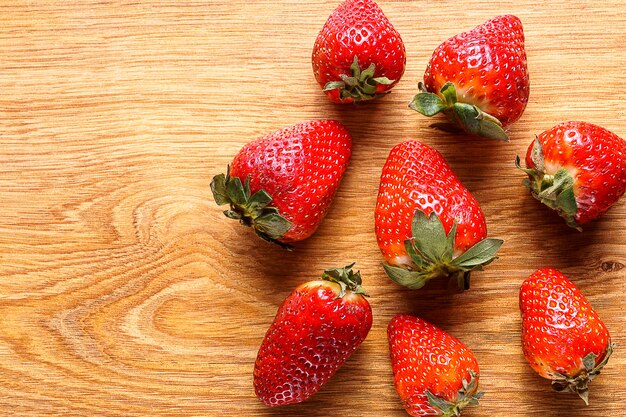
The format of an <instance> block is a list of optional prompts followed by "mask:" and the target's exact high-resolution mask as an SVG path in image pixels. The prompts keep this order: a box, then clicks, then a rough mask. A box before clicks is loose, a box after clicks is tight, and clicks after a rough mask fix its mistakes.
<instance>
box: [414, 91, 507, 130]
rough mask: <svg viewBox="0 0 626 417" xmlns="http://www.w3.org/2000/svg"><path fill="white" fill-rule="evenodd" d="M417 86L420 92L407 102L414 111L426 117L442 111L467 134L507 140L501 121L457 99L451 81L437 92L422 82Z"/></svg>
mask: <svg viewBox="0 0 626 417" xmlns="http://www.w3.org/2000/svg"><path fill="white" fill-rule="evenodd" d="M418 88H419V90H420V92H419V93H418V94H417V95H416V96H415V97H413V101H411V102H410V103H409V107H410V108H411V109H413V110H415V111H416V112H418V113H421V114H423V115H424V116H428V117H431V116H434V115H436V114H438V113H443V114H445V115H446V116H447V117H448V119H449V120H450V121H451V122H453V123H454V124H456V125H457V126H459V127H461V128H462V129H463V130H464V131H466V132H467V133H469V134H472V135H475V136H482V137H485V138H489V139H496V140H501V141H504V142H508V141H509V136H508V135H507V134H506V132H505V131H504V129H502V123H500V121H499V120H498V119H497V118H496V117H494V116H492V115H490V114H489V113H485V112H484V111H482V110H481V109H479V108H478V107H476V106H475V105H473V104H469V103H461V102H459V101H458V99H457V94H456V88H455V86H454V84H453V83H451V82H449V81H448V82H447V83H445V84H444V85H443V87H441V90H440V91H439V94H435V93H431V92H429V91H428V90H426V86H425V85H424V83H422V82H420V83H419V85H418Z"/></svg>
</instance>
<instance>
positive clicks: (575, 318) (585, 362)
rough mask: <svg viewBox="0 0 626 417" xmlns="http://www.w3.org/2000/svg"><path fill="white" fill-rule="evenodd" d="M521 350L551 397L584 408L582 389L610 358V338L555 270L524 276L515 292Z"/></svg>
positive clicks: (575, 290)
mask: <svg viewBox="0 0 626 417" xmlns="http://www.w3.org/2000/svg"><path fill="white" fill-rule="evenodd" d="M519 305H520V310H521V312H522V345H523V348H524V356H525V357H526V360H528V362H529V363H530V366H531V367H532V368H533V369H534V370H535V371H536V372H537V373H538V374H539V375H541V376H542V377H544V378H547V379H551V380H552V387H553V388H554V389H555V390H556V391H573V392H576V393H577V394H578V395H580V397H581V398H582V399H583V400H584V401H585V403H587V404H588V397H589V390H588V384H589V382H591V380H593V379H594V378H595V377H596V376H598V374H599V373H600V370H601V369H602V367H604V365H606V363H607V362H608V360H609V357H610V356H611V353H612V352H613V345H612V344H611V336H610V335H609V331H608V330H607V329H606V326H605V325H604V323H603V322H602V320H600V318H599V317H598V315H597V314H596V312H595V311H594V310H593V307H592V306H591V304H589V301H587V299H586V298H585V296H584V295H583V294H582V293H581V292H580V291H579V290H578V288H576V286H575V285H574V284H573V283H572V282H571V281H570V280H568V279H567V278H566V277H565V276H564V275H563V274H561V273H560V272H559V271H557V270H556V269H551V268H545V269H540V270H538V271H536V272H535V273H534V274H532V275H531V276H530V278H528V279H527V280H526V281H524V283H523V284H522V287H521V289H520V293H519Z"/></svg>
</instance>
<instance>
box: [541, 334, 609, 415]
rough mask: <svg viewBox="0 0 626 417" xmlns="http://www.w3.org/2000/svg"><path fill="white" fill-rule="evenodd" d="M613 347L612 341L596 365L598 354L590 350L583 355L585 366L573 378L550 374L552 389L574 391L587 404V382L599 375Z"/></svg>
mask: <svg viewBox="0 0 626 417" xmlns="http://www.w3.org/2000/svg"><path fill="white" fill-rule="evenodd" d="M614 347H615V344H614V343H609V345H608V346H607V349H606V352H605V354H604V358H603V359H602V361H601V362H600V363H599V364H598V365H596V358H597V357H598V355H596V354H595V353H593V352H591V353H589V354H588V355H587V356H585V357H584V358H583V365H584V366H585V369H584V370H582V371H581V372H580V373H579V374H578V375H576V376H575V377H573V378H572V377H568V376H565V375H563V374H561V373H558V372H557V373H554V374H553V375H552V389H554V390H555V391H558V392H563V391H571V392H575V393H576V394H578V396H579V397H580V398H582V400H583V401H584V402H585V404H586V405H589V383H590V382H591V381H593V379H594V378H595V377H597V376H598V375H600V371H601V370H602V368H604V366H605V365H606V364H607V363H608V361H609V358H610V357H611V354H612V353H613V349H614Z"/></svg>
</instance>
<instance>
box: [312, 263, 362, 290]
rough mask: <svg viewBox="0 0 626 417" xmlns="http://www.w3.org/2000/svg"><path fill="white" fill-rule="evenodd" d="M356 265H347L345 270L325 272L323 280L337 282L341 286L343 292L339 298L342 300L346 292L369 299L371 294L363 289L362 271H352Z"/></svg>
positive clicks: (328, 270) (332, 269) (338, 269)
mask: <svg viewBox="0 0 626 417" xmlns="http://www.w3.org/2000/svg"><path fill="white" fill-rule="evenodd" d="M354 265H356V262H353V263H351V264H350V265H346V266H344V267H343V268H331V269H326V270H324V273H323V274H322V279H324V280H326V281H331V282H336V283H337V284H339V285H340V286H341V292H340V293H339V295H338V296H337V298H342V297H343V296H344V295H346V290H349V291H350V292H352V293H354V294H361V295H363V296H365V297H369V294H368V293H366V292H365V290H364V289H363V287H361V282H362V279H361V271H357V272H354V271H352V267H353V266H354Z"/></svg>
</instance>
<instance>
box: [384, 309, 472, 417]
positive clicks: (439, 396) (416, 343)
mask: <svg viewBox="0 0 626 417" xmlns="http://www.w3.org/2000/svg"><path fill="white" fill-rule="evenodd" d="M387 335H388V338H389V352H390V353H391V366H392V368H393V380H394V383H395V385H396V391H397V392H398V395H399V396H400V400H402V404H403V405H404V408H405V409H406V411H407V413H409V414H410V415H412V416H416V417H418V416H444V417H451V416H459V415H460V414H461V410H463V408H464V407H465V406H467V405H468V404H472V405H476V404H478V400H479V399H480V397H482V395H483V393H482V392H481V393H478V392H477V390H478V379H479V369H478V362H477V361H476V358H475V357H474V354H473V353H472V351H471V350H469V349H468V348H467V347H466V346H465V345H464V344H463V343H461V342H460V341H459V340H458V339H457V338H455V337H453V336H450V335H449V334H448V333H446V332H444V331H443V330H441V329H440V328H438V327H436V326H434V325H432V324H430V323H428V322H427V321H426V320H422V319H420V318H418V317H413V316H409V315H406V314H398V315H396V316H395V317H394V318H393V319H392V320H391V322H390V323H389V327H388V328H387Z"/></svg>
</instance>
